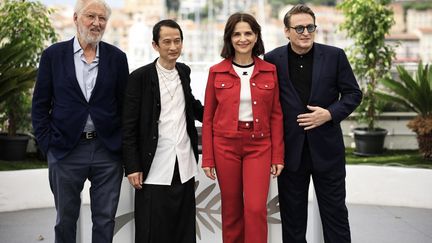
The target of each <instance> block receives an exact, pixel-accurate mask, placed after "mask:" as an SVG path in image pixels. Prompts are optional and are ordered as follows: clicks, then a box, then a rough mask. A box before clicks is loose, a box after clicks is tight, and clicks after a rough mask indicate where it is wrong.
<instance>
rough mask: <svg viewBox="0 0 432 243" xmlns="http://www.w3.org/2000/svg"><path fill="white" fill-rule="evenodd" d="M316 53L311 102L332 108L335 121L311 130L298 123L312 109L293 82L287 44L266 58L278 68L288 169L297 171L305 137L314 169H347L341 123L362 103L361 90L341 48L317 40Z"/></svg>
mask: <svg viewBox="0 0 432 243" xmlns="http://www.w3.org/2000/svg"><path fill="white" fill-rule="evenodd" d="M313 55H314V57H313V58H314V60H313V71H312V87H311V93H310V98H309V102H308V104H309V105H312V106H319V107H322V108H325V109H327V110H329V112H330V114H331V116H332V120H331V121H328V122H326V123H324V124H323V125H321V126H319V127H317V128H314V129H311V130H309V131H304V129H303V128H302V127H300V126H299V125H298V122H297V116H298V115H299V114H301V113H306V112H310V111H309V110H307V108H306V107H305V106H304V104H303V103H302V101H301V99H300V97H299V95H298V93H297V91H296V90H295V88H294V86H293V84H292V82H291V81H290V77H289V70H288V65H289V63H288V45H285V46H281V47H278V48H276V49H274V50H273V51H271V52H269V53H267V54H266V55H265V57H264V59H265V60H266V61H268V62H270V63H273V64H274V65H276V68H277V74H278V79H279V90H280V102H281V106H282V112H283V115H284V136H285V137H284V139H285V169H288V170H290V171H295V170H297V168H298V167H299V165H300V162H301V155H302V150H303V145H304V141H305V137H306V136H307V142H308V145H309V148H310V153H311V157H312V161H313V167H314V168H315V169H317V170H320V171H327V170H333V169H345V146H344V142H343V135H342V129H341V127H340V122H341V121H342V120H344V119H345V118H346V117H347V116H348V115H349V114H351V113H352V112H353V111H354V110H355V108H356V107H357V106H358V105H359V104H360V102H361V99H362V92H361V91H360V89H359V86H358V84H357V81H356V79H355V77H354V74H353V72H352V69H351V66H350V64H349V62H348V59H347V57H346V55H345V52H344V51H343V50H342V49H340V48H336V47H332V46H327V45H322V44H318V43H314V53H313Z"/></svg>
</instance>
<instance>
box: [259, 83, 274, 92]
mask: <svg viewBox="0 0 432 243" xmlns="http://www.w3.org/2000/svg"><path fill="white" fill-rule="evenodd" d="M257 87H258V88H259V89H264V90H272V89H274V87H275V84H274V83H270V82H269V83H258V84H257Z"/></svg>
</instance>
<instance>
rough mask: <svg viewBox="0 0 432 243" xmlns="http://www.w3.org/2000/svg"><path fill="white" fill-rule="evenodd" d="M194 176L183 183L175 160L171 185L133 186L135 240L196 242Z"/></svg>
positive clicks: (164, 242) (166, 242) (175, 242)
mask: <svg viewBox="0 0 432 243" xmlns="http://www.w3.org/2000/svg"><path fill="white" fill-rule="evenodd" d="M194 184H195V179H194V178H192V179H190V180H189V181H187V182H186V183H184V184H182V183H181V181H180V175H179V170H178V164H177V162H176V166H175V170H174V176H173V180H172V183H171V185H170V186H164V185H149V184H144V185H143V188H142V189H141V190H135V242H136V243H195V242H196V233H195V232H196V231H195V191H194V190H195V186H194Z"/></svg>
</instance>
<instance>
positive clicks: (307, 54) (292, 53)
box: [288, 43, 315, 57]
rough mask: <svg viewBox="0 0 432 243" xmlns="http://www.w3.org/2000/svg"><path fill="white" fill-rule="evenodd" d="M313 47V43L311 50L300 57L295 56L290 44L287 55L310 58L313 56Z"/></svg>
mask: <svg viewBox="0 0 432 243" xmlns="http://www.w3.org/2000/svg"><path fill="white" fill-rule="evenodd" d="M314 47H315V43H314V44H313V45H312V48H311V49H310V50H309V51H308V52H306V53H305V54H303V55H300V54H297V53H296V52H295V51H294V50H293V49H292V47H291V43H288V53H290V54H291V55H293V56H294V57H300V56H303V57H311V56H312V55H313V51H314Z"/></svg>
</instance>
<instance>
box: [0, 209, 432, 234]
mask: <svg viewBox="0 0 432 243" xmlns="http://www.w3.org/2000/svg"><path fill="white" fill-rule="evenodd" d="M309 207H310V208H309V209H311V208H312V204H311V203H310V204H309ZM348 210H349V218H350V223H351V234H352V242H353V243H429V242H432V209H420V208H408V207H389V206H374V205H357V204H349V205H348ZM82 213H83V214H89V213H90V212H89V206H84V207H83V209H82ZM309 221H312V220H309ZM54 223H55V209H54V208H43V209H30V210H22V211H15V212H3V213H0V243H32V242H50V243H51V242H54V232H53V225H54ZM82 223H83V235H84V239H83V241H82V242H83V243H90V242H91V223H90V222H89V221H83V222H82ZM310 223H311V222H310ZM311 237H312V236H311V233H309V232H308V239H310V238H311ZM203 241H204V242H205V240H204V239H203ZM114 243H128V242H121V241H118V240H116V239H115V238H114ZM131 243H132V242H131ZM209 243H217V242H209ZM269 243H279V242H269Z"/></svg>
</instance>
